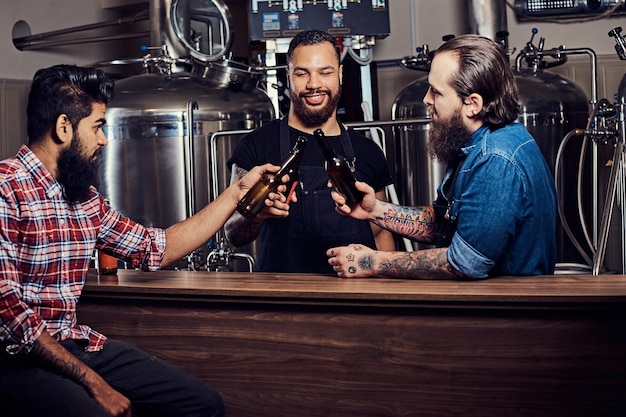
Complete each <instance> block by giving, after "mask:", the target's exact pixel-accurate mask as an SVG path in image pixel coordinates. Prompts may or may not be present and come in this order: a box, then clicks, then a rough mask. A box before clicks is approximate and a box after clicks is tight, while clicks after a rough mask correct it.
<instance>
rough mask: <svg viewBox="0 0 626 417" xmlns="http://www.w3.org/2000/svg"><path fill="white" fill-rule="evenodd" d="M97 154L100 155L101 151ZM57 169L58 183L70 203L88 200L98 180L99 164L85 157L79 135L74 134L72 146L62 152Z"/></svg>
mask: <svg viewBox="0 0 626 417" xmlns="http://www.w3.org/2000/svg"><path fill="white" fill-rule="evenodd" d="M97 152H98V153H100V150H98V151H97ZM57 167H58V170H59V179H58V181H59V183H60V184H61V185H62V186H63V189H64V192H65V198H66V199H67V200H68V201H69V202H70V203H74V202H83V201H85V200H87V198H89V191H90V187H91V185H93V184H94V182H95V180H96V174H97V172H98V163H97V162H96V161H95V160H92V159H88V158H87V157H85V152H84V147H83V144H82V142H81V139H80V136H78V133H76V134H74V137H73V138H72V142H71V143H70V146H69V147H67V148H65V149H63V150H62V151H61V152H60V154H59V159H58V160H57Z"/></svg>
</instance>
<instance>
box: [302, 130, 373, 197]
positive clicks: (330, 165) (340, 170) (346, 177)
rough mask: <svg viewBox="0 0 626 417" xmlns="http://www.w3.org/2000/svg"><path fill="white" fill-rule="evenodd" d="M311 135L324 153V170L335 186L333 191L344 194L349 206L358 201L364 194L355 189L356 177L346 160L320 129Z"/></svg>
mask: <svg viewBox="0 0 626 417" xmlns="http://www.w3.org/2000/svg"><path fill="white" fill-rule="evenodd" d="M313 135H314V136H315V139H316V140H317V143H318V144H319V146H320V149H321V150H322V154H323V155H324V159H325V168H326V172H327V173H328V177H329V178H330V180H331V182H332V183H333V186H334V187H335V191H337V192H338V193H341V194H342V195H343V196H344V198H345V199H346V204H347V205H348V206H350V207H353V206H355V205H356V204H358V203H360V202H361V200H363V196H364V194H363V192H362V191H360V190H357V188H356V187H355V185H354V183H355V182H356V178H355V177H354V174H353V173H352V169H350V166H349V165H348V161H346V159H345V158H344V157H343V156H341V155H339V154H337V152H335V150H334V149H333V147H332V145H331V144H330V142H329V141H328V139H327V138H326V136H325V135H324V132H323V131H322V129H316V130H315V132H313Z"/></svg>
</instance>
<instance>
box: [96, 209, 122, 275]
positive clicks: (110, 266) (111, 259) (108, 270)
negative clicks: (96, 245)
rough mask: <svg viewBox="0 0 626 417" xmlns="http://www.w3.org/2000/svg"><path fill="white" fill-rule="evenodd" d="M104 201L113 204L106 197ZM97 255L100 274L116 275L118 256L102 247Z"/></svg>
mask: <svg viewBox="0 0 626 417" xmlns="http://www.w3.org/2000/svg"><path fill="white" fill-rule="evenodd" d="M104 202H105V203H106V204H107V205H109V204H111V202H110V201H109V199H108V198H105V199H104ZM97 256H98V257H97V260H98V274H99V275H116V274H117V258H116V257H115V256H112V255H109V254H108V253H104V252H102V251H101V250H100V249H98V252H97Z"/></svg>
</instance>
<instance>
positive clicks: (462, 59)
mask: <svg viewBox="0 0 626 417" xmlns="http://www.w3.org/2000/svg"><path fill="white" fill-rule="evenodd" d="M443 52H449V53H452V54H454V55H455V56H457V57H458V59H459V70H458V73H457V74H453V75H452V76H451V79H450V85H452V86H453V88H454V89H455V90H456V92H457V93H458V94H459V95H460V96H461V98H465V97H467V96H469V95H470V94H472V93H477V94H479V95H480V96H481V97H482V98H483V108H482V111H481V112H480V113H479V114H478V115H477V116H478V117H480V118H481V119H482V120H484V121H485V123H487V124H488V125H490V126H491V127H493V128H498V127H502V126H504V125H507V124H509V123H511V122H514V121H515V120H517V117H518V116H519V92H518V88H517V83H516V81H515V74H514V73H513V69H512V68H511V65H510V64H509V60H508V58H507V56H506V53H505V51H504V49H503V47H502V46H501V45H500V44H498V43H496V42H494V41H492V40H491V39H489V38H486V37H484V36H479V35H472V34H468V35H461V36H457V37H455V38H452V39H450V40H448V41H446V42H445V43H444V44H443V45H441V46H440V47H439V48H438V49H437V51H436V52H435V56H436V55H437V54H440V53H443Z"/></svg>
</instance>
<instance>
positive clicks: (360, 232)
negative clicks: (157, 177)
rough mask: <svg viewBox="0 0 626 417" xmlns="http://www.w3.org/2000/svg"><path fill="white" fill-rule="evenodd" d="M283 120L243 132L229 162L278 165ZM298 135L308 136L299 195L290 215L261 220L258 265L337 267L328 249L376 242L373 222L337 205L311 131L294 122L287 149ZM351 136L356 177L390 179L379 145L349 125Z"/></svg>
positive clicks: (272, 268) (376, 181)
mask: <svg viewBox="0 0 626 417" xmlns="http://www.w3.org/2000/svg"><path fill="white" fill-rule="evenodd" d="M280 125H281V122H280V120H274V121H272V122H270V123H269V124H267V125H265V126H263V127H261V128H259V129H257V130H255V131H254V132H252V133H250V134H249V135H247V136H245V137H243V138H241V140H240V141H239V143H238V144H237V146H236V148H235V150H234V151H233V154H232V156H231V158H230V159H229V160H228V165H229V167H230V166H231V165H232V164H233V163H236V164H237V165H238V166H239V167H241V168H243V169H246V170H250V169H252V168H253V167H254V166H257V165H262V164H265V163H267V162H270V163H273V164H275V165H279V164H280V162H281V161H282V160H283V159H284V157H285V156H286V155H281V152H280V148H281V147H280ZM298 136H306V137H307V138H308V139H309V141H308V142H307V144H306V146H305V148H304V152H303V155H302V161H301V163H300V175H299V176H300V184H299V186H298V188H297V191H296V192H297V196H298V201H297V202H295V203H291V205H290V210H289V211H290V215H289V216H288V217H287V218H285V219H267V220H265V221H264V222H263V226H262V228H261V233H260V235H259V239H258V242H259V244H258V254H257V255H258V256H257V259H256V261H257V269H258V270H260V271H266V272H309V273H334V272H333V271H332V268H331V267H330V266H329V265H328V262H327V257H326V254H325V253H326V250H327V249H328V248H330V247H333V246H342V245H347V244H350V243H361V244H364V245H367V246H369V247H372V248H375V242H374V238H373V235H372V231H371V226H370V224H369V222H368V221H365V220H355V219H352V218H350V217H347V216H342V215H340V214H338V213H337V212H336V211H335V210H334V207H335V206H334V202H333V201H332V198H331V196H330V191H331V190H330V189H329V188H328V187H327V181H328V175H327V174H326V171H325V170H324V158H323V156H322V153H321V151H320V149H319V146H318V145H317V143H316V141H315V139H314V138H313V135H309V134H307V133H304V132H301V131H299V130H296V129H294V128H291V127H290V128H289V137H290V141H289V148H288V149H289V150H290V149H291V148H292V147H293V145H294V144H295V142H296V139H297V137H298ZM348 136H349V137H350V142H351V144H352V148H353V152H354V157H355V160H354V162H355V168H356V171H355V176H356V178H357V179H358V180H360V181H364V182H366V183H368V184H369V185H371V186H372V187H373V188H374V189H375V190H376V191H381V190H383V189H384V187H385V186H387V185H388V184H391V176H390V174H389V169H388V166H387V162H386V160H385V157H384V155H383V153H382V151H381V149H380V148H379V147H378V145H377V144H376V143H374V142H373V141H372V140H371V139H368V138H367V137H365V136H363V135H361V134H359V133H358V132H356V131H354V130H353V129H348ZM328 139H329V141H330V142H331V143H332V144H333V147H334V148H335V150H336V151H337V153H339V154H341V155H342V156H345V154H346V152H345V150H344V149H343V147H342V146H341V141H340V136H328Z"/></svg>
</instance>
